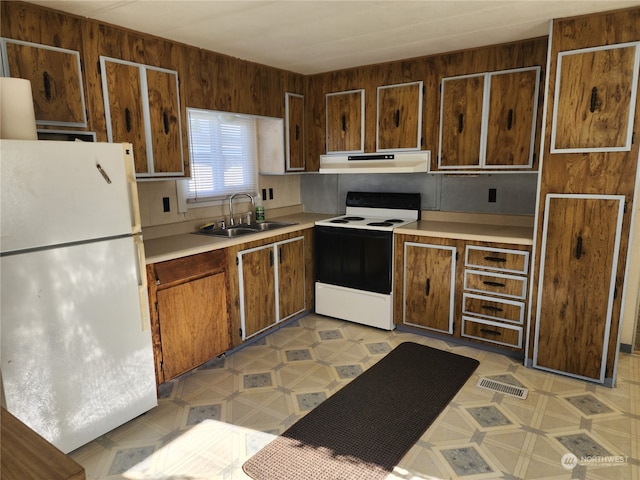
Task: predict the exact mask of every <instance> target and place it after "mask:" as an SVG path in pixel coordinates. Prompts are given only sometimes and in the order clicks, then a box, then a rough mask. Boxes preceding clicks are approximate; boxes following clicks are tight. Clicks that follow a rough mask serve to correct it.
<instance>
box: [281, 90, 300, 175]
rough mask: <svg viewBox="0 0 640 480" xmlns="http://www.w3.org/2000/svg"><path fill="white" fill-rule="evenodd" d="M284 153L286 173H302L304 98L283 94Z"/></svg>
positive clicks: (294, 94) (292, 94) (293, 94)
mask: <svg viewBox="0 0 640 480" xmlns="http://www.w3.org/2000/svg"><path fill="white" fill-rule="evenodd" d="M284 105H285V115H286V117H285V124H286V125H285V137H286V138H285V153H286V162H287V163H286V166H285V170H286V171H287V172H303V171H304V169H305V160H304V153H305V152H304V96H303V95H298V94H296V93H289V92H287V93H286V94H285V101H284Z"/></svg>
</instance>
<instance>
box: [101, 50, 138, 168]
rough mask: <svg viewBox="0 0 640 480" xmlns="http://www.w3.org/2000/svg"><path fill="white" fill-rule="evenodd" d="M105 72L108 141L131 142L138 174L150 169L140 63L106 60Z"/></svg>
mask: <svg viewBox="0 0 640 480" xmlns="http://www.w3.org/2000/svg"><path fill="white" fill-rule="evenodd" d="M102 76H103V77H102V78H103V81H102V83H103V88H105V91H106V95H105V103H106V105H105V107H106V109H107V112H106V114H107V119H108V121H107V133H108V137H109V141H110V142H115V143H122V142H128V143H131V144H132V145H133V160H134V163H135V169H136V174H139V173H149V165H148V162H147V141H146V133H145V126H144V109H143V106H142V89H141V88H142V87H141V81H140V67H139V66H137V65H131V64H128V63H120V62H111V61H107V60H105V61H103V62H102Z"/></svg>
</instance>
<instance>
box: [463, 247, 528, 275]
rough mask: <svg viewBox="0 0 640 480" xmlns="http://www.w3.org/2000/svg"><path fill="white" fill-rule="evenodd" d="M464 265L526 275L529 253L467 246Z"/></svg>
mask: <svg viewBox="0 0 640 480" xmlns="http://www.w3.org/2000/svg"><path fill="white" fill-rule="evenodd" d="M464 264H465V265H466V266H467V267H474V268H484V269H487V270H497V271H502V272H510V273H522V274H526V273H527V271H528V270H529V252H525V251H522V250H506V249H504V248H490V247H477V246H473V245H468V246H467V250H466V256H465V261H464Z"/></svg>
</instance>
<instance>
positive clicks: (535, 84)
mask: <svg viewBox="0 0 640 480" xmlns="http://www.w3.org/2000/svg"><path fill="white" fill-rule="evenodd" d="M539 86H540V67H527V68H519V69H513V70H503V71H497V72H489V73H482V74H473V75H463V76H459V77H450V78H443V79H442V95H441V104H440V147H439V152H438V169H441V170H466V169H487V170H489V169H491V170H495V169H498V170H509V169H527V168H531V167H532V165H533V160H534V140H535V133H536V132H535V130H536V117H537V115H536V113H537V109H538V90H539Z"/></svg>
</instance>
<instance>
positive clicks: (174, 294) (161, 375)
mask: <svg viewBox="0 0 640 480" xmlns="http://www.w3.org/2000/svg"><path fill="white" fill-rule="evenodd" d="M147 278H148V284H149V305H150V309H151V328H152V337H153V350H154V358H155V363H156V378H157V383H158V384H160V383H163V382H166V381H168V380H171V379H172V378H175V377H177V376H178V375H181V374H183V373H185V372H187V371H189V370H192V369H193V368H196V367H198V366H199V365H202V364H203V363H205V362H206V361H208V360H210V359H212V358H214V357H217V356H218V355H220V354H222V353H224V352H226V351H227V350H229V348H230V345H231V337H230V330H229V306H228V305H229V298H228V291H229V285H228V278H227V257H226V253H225V251H224V250H216V251H213V252H208V253H202V254H199V255H192V256H189V257H184V258H178V259H175V260H169V261H166V262H159V263H155V264H152V265H148V266H147Z"/></svg>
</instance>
